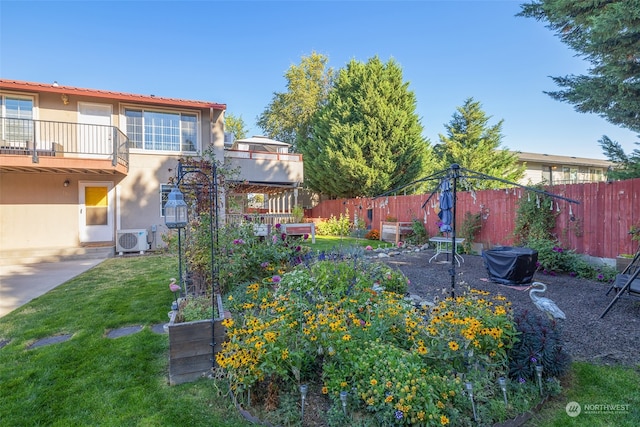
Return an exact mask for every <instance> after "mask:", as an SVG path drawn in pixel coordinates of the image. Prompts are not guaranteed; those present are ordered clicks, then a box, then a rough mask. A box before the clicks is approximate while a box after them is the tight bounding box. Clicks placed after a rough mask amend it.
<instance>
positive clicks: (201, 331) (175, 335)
mask: <svg viewBox="0 0 640 427" xmlns="http://www.w3.org/2000/svg"><path fill="white" fill-rule="evenodd" d="M217 302H218V313H221V317H219V318H216V319H213V320H212V319H206V320H197V321H194V322H185V323H174V320H175V312H174V315H173V316H172V318H171V320H170V322H169V326H168V329H169V384H170V385H177V384H182V383H186V382H192V381H195V380H197V379H198V378H200V377H202V376H203V375H206V374H207V373H209V372H211V368H212V367H213V366H215V358H214V354H215V353H217V352H218V351H220V350H221V349H222V342H223V341H224V340H225V338H226V329H225V327H224V326H222V321H223V320H224V309H223V307H222V298H221V297H220V295H217ZM212 327H213V330H214V332H215V346H214V349H213V352H212V350H211V340H212V335H211V328H212Z"/></svg>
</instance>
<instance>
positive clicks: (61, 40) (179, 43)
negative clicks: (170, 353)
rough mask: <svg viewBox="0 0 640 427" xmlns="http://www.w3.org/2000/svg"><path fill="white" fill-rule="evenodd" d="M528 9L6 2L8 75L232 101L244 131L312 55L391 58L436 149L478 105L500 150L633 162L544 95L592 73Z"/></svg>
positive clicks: (471, 4)
mask: <svg viewBox="0 0 640 427" xmlns="http://www.w3.org/2000/svg"><path fill="white" fill-rule="evenodd" d="M523 2H524V0H522V1H510V0H504V1H458V0H452V1H428V0H423V1H406V2H403V1H395V2H392V1H373V2H369V1H279V2H275V1H242V0H240V1H233V2H229V1H206V0H203V1H182V2H173V1H71V2H59V1H46V2H35V1H11V0H2V2H1V3H0V76H1V77H2V78H6V79H16V80H27V81H34V82H53V81H54V80H55V81H57V82H58V83H60V84H62V85H70V86H77V87H83V88H91V89H104V90H113V91H119V92H130V93H137V94H154V95H157V96H166V97H176V98H182V99H193V100H204V101H211V102H219V103H225V104H227V109H228V111H229V112H231V113H233V114H234V115H236V116H241V117H242V118H243V120H244V121H245V123H246V124H247V127H248V128H249V134H250V135H254V134H261V133H262V132H261V130H260V129H259V128H258V127H257V126H256V125H255V122H256V117H257V116H258V115H259V114H260V113H261V112H262V111H263V110H264V109H265V107H267V105H268V104H269V102H270V101H271V99H272V97H273V93H274V92H283V91H285V90H286V86H285V85H286V80H285V79H284V77H283V76H284V73H285V72H286V70H287V69H288V68H289V67H290V66H291V65H297V64H299V63H300V60H301V58H302V57H303V56H307V55H309V54H310V53H312V52H314V51H315V52H318V53H322V54H325V55H326V56H328V58H329V63H330V66H332V67H333V68H335V69H338V68H342V67H344V66H345V65H346V64H347V63H348V62H349V61H350V60H352V59H355V60H357V61H361V62H366V61H367V60H368V59H370V58H371V57H373V56H376V55H377V56H378V57H379V58H380V59H381V60H382V61H385V62H386V61H388V60H389V59H391V58H393V59H394V60H395V61H396V62H397V63H398V64H399V65H400V67H401V68H402V70H403V75H404V79H405V81H407V82H409V89H410V90H412V91H413V92H414V93H415V94H416V98H417V109H416V113H417V114H418V116H419V117H420V119H421V123H422V125H423V127H424V136H425V137H427V138H429V140H430V141H431V143H432V144H436V143H438V142H439V134H442V133H445V127H444V125H445V124H447V123H449V121H450V120H451V118H452V115H453V114H454V113H455V111H456V108H457V107H459V106H461V105H462V104H463V103H464V101H465V99H466V98H468V97H473V98H474V99H475V100H476V101H479V102H480V103H481V104H482V108H483V110H484V111H485V112H486V114H487V115H489V116H491V119H490V121H489V124H491V125H492V124H495V123H497V122H498V121H499V120H504V123H503V127H502V132H503V140H502V147H503V148H509V149H512V150H519V151H527V152H536V153H546V154H558V155H569V156H578V157H593V158H605V157H604V155H603V154H602V150H601V148H600V146H599V145H598V142H597V141H598V139H600V138H601V137H602V135H608V136H609V137H610V138H612V139H613V140H616V141H618V142H620V143H621V144H622V146H623V148H624V149H625V151H626V152H627V153H629V152H630V151H631V150H633V149H634V148H637V145H635V144H634V143H635V142H636V141H638V138H637V137H636V134H635V133H633V132H630V131H628V130H625V129H622V128H620V127H617V126H613V125H611V124H609V123H608V122H607V121H605V120H604V119H602V118H600V117H598V116H596V115H593V114H581V113H577V112H575V111H574V109H573V107H572V106H571V105H569V104H565V103H561V102H558V101H554V100H553V99H551V98H550V97H549V96H547V95H545V94H544V93H543V91H545V90H546V91H552V90H555V89H556V87H555V85H554V83H553V81H552V80H551V79H550V78H549V76H562V75H568V74H584V73H585V72H586V70H587V67H588V64H587V63H585V62H584V61H582V60H581V59H579V58H577V57H576V56H575V52H573V51H570V50H569V49H568V48H567V47H566V46H565V45H564V44H562V43H561V42H560V40H559V39H558V38H557V37H555V36H554V35H553V33H552V32H551V31H550V30H548V29H546V28H545V27H544V25H543V24H542V23H540V22H536V21H535V20H533V19H529V18H519V17H515V16H514V15H515V14H516V13H518V12H519V10H520V4H521V3H523Z"/></svg>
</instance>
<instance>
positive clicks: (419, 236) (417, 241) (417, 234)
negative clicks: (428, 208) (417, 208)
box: [406, 218, 429, 245]
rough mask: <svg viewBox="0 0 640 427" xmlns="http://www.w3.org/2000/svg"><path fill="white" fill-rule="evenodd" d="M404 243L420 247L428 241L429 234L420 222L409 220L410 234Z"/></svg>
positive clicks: (418, 220) (415, 219)
mask: <svg viewBox="0 0 640 427" xmlns="http://www.w3.org/2000/svg"><path fill="white" fill-rule="evenodd" d="M406 241H407V242H408V243H411V244H412V245H422V244H425V243H427V242H428V241H429V234H428V233H427V229H426V228H425V227H424V224H423V223H422V221H421V220H420V219H418V218H414V219H412V220H411V234H410V235H409V236H407V238H406Z"/></svg>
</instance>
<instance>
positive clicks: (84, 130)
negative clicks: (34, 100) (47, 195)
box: [0, 117, 129, 167]
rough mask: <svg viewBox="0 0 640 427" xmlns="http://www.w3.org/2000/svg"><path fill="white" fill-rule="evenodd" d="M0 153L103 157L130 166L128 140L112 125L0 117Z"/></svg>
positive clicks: (34, 159) (115, 164)
mask: <svg viewBox="0 0 640 427" xmlns="http://www.w3.org/2000/svg"><path fill="white" fill-rule="evenodd" d="M0 153H2V154H17V155H28V156H31V157H32V159H33V162H34V163H38V158H39V157H40V156H54V157H75V158H80V159H82V158H104V159H111V163H112V165H113V166H117V165H118V164H120V165H123V166H125V167H128V166H129V139H128V138H127V136H126V135H125V134H124V133H123V132H122V131H120V129H118V128H117V127H115V126H106V125H91V124H83V123H69V122H53V121H45V120H31V119H14V118H8V117H2V118H0Z"/></svg>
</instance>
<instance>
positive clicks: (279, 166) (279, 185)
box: [224, 137, 304, 194]
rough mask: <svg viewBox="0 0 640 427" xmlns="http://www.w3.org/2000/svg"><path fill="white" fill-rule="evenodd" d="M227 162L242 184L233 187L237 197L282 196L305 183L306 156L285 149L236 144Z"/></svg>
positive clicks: (226, 156) (229, 149)
mask: <svg viewBox="0 0 640 427" xmlns="http://www.w3.org/2000/svg"><path fill="white" fill-rule="evenodd" d="M255 138H257V137H254V139H255ZM280 144H281V145H286V146H288V144H283V143H280ZM224 158H225V164H226V165H227V166H228V167H230V168H231V169H237V170H239V176H240V178H239V182H238V183H236V185H234V187H233V191H234V192H237V193H264V194H272V193H278V192H282V191H284V190H288V189H293V188H296V187H297V186H298V185H299V184H300V183H302V182H303V181H304V168H303V161H302V154H297V153H288V152H286V148H283V147H282V146H274V145H272V144H268V143H261V144H242V143H238V142H236V143H235V144H234V145H233V147H232V148H228V149H225V151H224Z"/></svg>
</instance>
